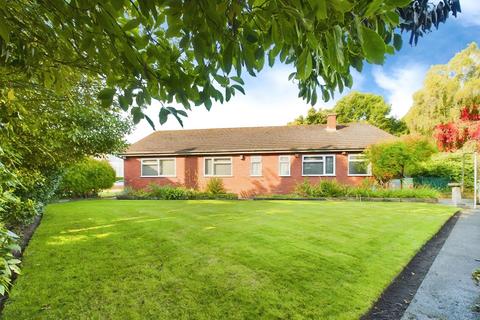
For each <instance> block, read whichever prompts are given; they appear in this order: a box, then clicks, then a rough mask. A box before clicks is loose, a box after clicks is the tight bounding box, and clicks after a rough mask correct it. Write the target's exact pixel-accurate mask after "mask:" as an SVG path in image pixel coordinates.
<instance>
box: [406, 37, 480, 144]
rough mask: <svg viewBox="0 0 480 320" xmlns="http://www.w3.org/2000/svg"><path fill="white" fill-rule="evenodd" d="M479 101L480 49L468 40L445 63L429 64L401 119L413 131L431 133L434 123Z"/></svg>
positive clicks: (455, 117) (445, 120)
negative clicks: (420, 86)
mask: <svg viewBox="0 0 480 320" xmlns="http://www.w3.org/2000/svg"><path fill="white" fill-rule="evenodd" d="M479 103H480V49H479V48H478V45H477V44H476V43H471V44H470V45H469V46H468V47H467V48H466V49H464V50H462V51H461V52H459V53H457V54H456V55H455V57H453V58H452V59H451V60H450V61H449V62H448V63H447V64H444V65H436V66H433V67H431V68H430V70H429V71H428V72H427V75H426V77H425V81H424V84H423V88H422V89H420V90H419V91H417V92H416V93H415V94H414V96H413V106H412V108H411V109H410V111H409V112H408V113H407V115H406V116H405V118H404V120H405V122H406V123H407V126H408V128H409V129H410V131H411V132H412V133H419V134H423V135H432V133H433V131H434V128H435V126H436V125H438V124H440V123H446V122H450V121H454V120H456V119H458V118H459V116H460V111H461V110H462V109H463V108H465V107H471V106H473V105H477V104H479Z"/></svg>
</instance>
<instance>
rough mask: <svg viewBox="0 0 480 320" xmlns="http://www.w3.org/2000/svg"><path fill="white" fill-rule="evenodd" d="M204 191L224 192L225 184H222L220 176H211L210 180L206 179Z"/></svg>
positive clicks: (212, 192) (211, 192)
mask: <svg viewBox="0 0 480 320" xmlns="http://www.w3.org/2000/svg"><path fill="white" fill-rule="evenodd" d="M205 192H207V193H210V194H223V193H226V190H225V186H224V185H223V180H222V179H220V178H211V179H210V180H208V183H207V187H206V188H205Z"/></svg>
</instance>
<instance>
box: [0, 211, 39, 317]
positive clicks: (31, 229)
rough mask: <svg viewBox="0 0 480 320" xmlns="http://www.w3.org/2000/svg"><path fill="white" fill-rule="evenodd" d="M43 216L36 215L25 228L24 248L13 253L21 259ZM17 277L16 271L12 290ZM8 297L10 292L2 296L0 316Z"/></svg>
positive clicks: (21, 245) (21, 246) (22, 243)
mask: <svg viewBox="0 0 480 320" xmlns="http://www.w3.org/2000/svg"><path fill="white" fill-rule="evenodd" d="M42 218H43V214H39V215H37V216H35V218H34V220H33V222H32V223H30V224H29V225H27V226H25V227H24V228H23V237H22V241H21V243H20V248H21V249H22V250H21V251H16V252H14V253H13V255H14V256H15V257H16V258H17V259H21V258H22V257H23V254H24V252H25V249H26V248H27V247H28V244H29V243H30V240H31V239H32V237H33V234H34V233H35V231H36V230H37V228H38V226H39V225H40V223H41V222H42ZM17 277H18V274H16V273H14V274H13V275H12V283H11V285H10V288H9V290H11V289H12V287H13V286H14V285H15V280H16V279H17ZM8 297H9V294H8V292H7V293H6V294H5V295H3V296H1V297H0V317H1V313H2V311H3V308H4V307H5V303H6V302H7V300H8Z"/></svg>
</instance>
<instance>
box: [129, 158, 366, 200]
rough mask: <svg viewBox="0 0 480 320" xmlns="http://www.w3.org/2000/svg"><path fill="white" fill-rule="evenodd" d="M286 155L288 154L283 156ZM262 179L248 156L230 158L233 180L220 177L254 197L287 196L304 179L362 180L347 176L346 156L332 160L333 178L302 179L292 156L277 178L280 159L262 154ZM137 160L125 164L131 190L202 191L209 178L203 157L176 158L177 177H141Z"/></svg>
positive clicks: (299, 162)
mask: <svg viewBox="0 0 480 320" xmlns="http://www.w3.org/2000/svg"><path fill="white" fill-rule="evenodd" d="M285 155H287V154H285ZM261 156H262V176H261V177H251V176H250V155H245V156H243V159H242V156H240V155H234V156H232V163H233V169H232V173H233V175H232V177H220V178H221V179H222V180H223V183H224V185H225V188H226V189H227V190H228V191H229V192H234V193H237V194H240V195H243V196H248V195H253V194H274V193H278V194H285V193H290V192H292V191H293V189H294V188H295V185H296V184H297V183H299V182H302V181H303V180H304V179H305V178H307V179H308V180H310V181H311V182H312V183H316V182H318V181H319V180H321V179H327V180H337V181H338V182H340V183H344V184H349V185H358V184H359V183H361V181H362V180H363V179H365V177H351V176H348V155H346V154H341V153H337V154H336V157H335V161H336V162H335V171H336V172H335V174H336V176H335V177H303V176H302V155H301V154H298V155H295V154H291V155H290V161H291V167H290V176H289V177H280V176H279V175H278V168H279V162H278V161H279V160H278V157H279V155H278V154H263V155H261ZM140 160H141V159H140V158H131V157H128V158H127V159H126V160H125V161H124V174H125V185H126V186H131V187H133V188H143V187H146V186H147V185H148V184H150V183H152V182H154V183H157V184H159V185H166V184H168V185H183V186H186V187H189V188H197V189H200V190H203V189H204V188H205V185H206V184H207V182H208V179H209V177H205V176H204V169H203V165H204V157H203V156H180V157H176V166H177V167H176V171H177V172H176V177H168V178H164V177H148V178H144V177H140V170H141V168H140V164H141V161H140Z"/></svg>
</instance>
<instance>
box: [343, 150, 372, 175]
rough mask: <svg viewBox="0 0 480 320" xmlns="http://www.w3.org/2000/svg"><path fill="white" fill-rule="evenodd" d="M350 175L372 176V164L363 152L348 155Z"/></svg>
mask: <svg viewBox="0 0 480 320" xmlns="http://www.w3.org/2000/svg"><path fill="white" fill-rule="evenodd" d="M348 175H349V176H371V175H372V166H371V164H370V163H369V162H368V160H367V158H366V157H365V155H363V154H349V155H348Z"/></svg>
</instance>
